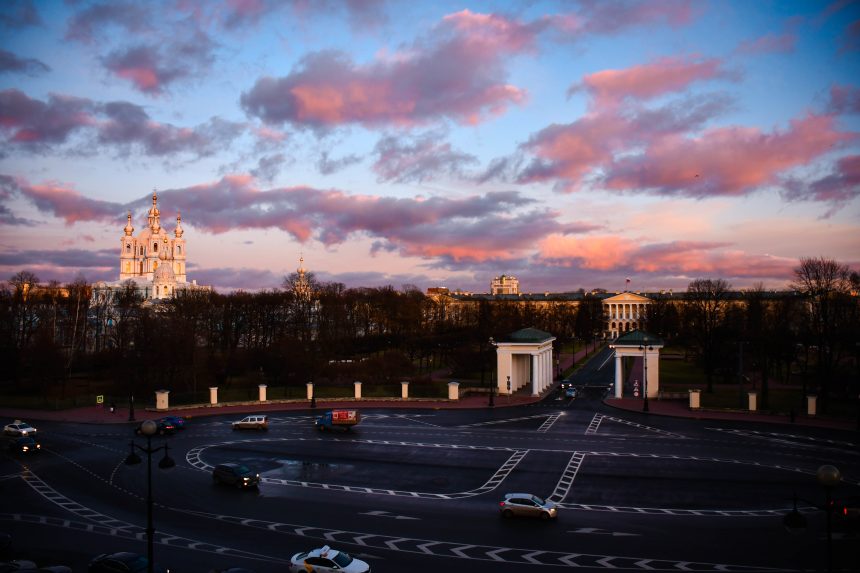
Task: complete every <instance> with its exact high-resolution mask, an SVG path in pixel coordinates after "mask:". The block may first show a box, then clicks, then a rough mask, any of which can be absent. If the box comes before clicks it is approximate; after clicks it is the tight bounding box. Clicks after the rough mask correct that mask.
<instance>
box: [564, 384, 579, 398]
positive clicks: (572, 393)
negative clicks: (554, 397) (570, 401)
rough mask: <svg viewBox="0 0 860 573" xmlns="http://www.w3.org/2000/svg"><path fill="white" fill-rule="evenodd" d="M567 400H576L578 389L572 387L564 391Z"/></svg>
mask: <svg viewBox="0 0 860 573" xmlns="http://www.w3.org/2000/svg"><path fill="white" fill-rule="evenodd" d="M564 396H565V398H576V388H574V387H573V386H570V387H568V388H565V389H564Z"/></svg>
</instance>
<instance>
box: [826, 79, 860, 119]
mask: <svg viewBox="0 0 860 573" xmlns="http://www.w3.org/2000/svg"><path fill="white" fill-rule="evenodd" d="M827 110H828V111H830V112H831V113H838V114H857V113H860V88H858V87H856V86H848V85H843V86H840V85H836V86H832V87H831V88H830V101H829V102H828V104H827Z"/></svg>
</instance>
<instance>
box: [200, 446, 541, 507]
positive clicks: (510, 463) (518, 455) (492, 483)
mask: <svg viewBox="0 0 860 573" xmlns="http://www.w3.org/2000/svg"><path fill="white" fill-rule="evenodd" d="M259 441H266V442H283V441H308V440H306V439H305V438H293V439H290V438H264V439H263V440H234V441H230V442H225V444H241V443H243V442H259ZM353 441H356V442H364V443H373V444H388V445H408V446H417V447H432V448H454V449H470V450H495V451H504V452H513V453H512V454H511V456H510V457H509V458H508V459H507V460H506V461H505V462H504V463H503V464H502V465H501V467H499V469H498V470H496V472H495V473H494V474H493V475H492V476H491V477H490V479H488V480H487V481H486V482H485V483H484V484H483V485H481V486H480V487H477V488H475V489H471V490H468V491H462V492H455V493H428V492H418V491H404V490H396V489H385V488H376V487H361V486H350V485H341V484H331V483H319V482H310V481H301V480H287V479H278V478H270V477H263V478H261V481H262V482H263V483H268V484H275V485H286V486H293V487H307V488H314V489H324V490H329V491H341V492H348V493H361V494H373V495H390V496H396V497H412V498H419V499H463V498H467V497H474V496H476V495H481V494H484V493H487V492H490V491H493V490H494V489H496V488H497V487H498V486H499V484H501V483H502V481H504V479H505V478H506V477H508V475H509V474H510V473H511V472H512V471H513V470H514V468H516V467H517V464H519V463H520V461H521V460H522V459H523V458H524V457H525V455H526V454H527V453H528V450H514V449H512V448H499V447H489V446H453V445H445V444H426V443H409V442H391V441H387V440H353ZM218 445H221V444H209V445H206V446H199V447H196V448H193V449H191V450H189V451H188V453H187V454H186V455H185V460H186V461H187V462H188V463H189V465H191V466H193V467H195V468H197V469H199V470H201V471H206V472H210V471H212V466H211V465H209V464H207V463H206V462H205V461H204V460H203V458H202V454H203V452H205V451H206V450H207V449H209V448H211V447H215V446H218Z"/></svg>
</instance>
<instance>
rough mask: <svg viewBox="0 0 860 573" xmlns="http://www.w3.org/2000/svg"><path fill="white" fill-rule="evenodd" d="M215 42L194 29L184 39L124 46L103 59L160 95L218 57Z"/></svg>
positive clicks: (107, 66)
mask: <svg viewBox="0 0 860 573" xmlns="http://www.w3.org/2000/svg"><path fill="white" fill-rule="evenodd" d="M214 50H215V44H214V42H212V41H211V40H210V39H209V37H208V36H207V35H206V34H205V33H203V32H202V31H200V30H194V29H191V30H190V31H188V32H186V33H185V34H183V35H182V40H181V41H171V42H166V43H161V44H158V45H153V44H142V45H136V46H124V47H121V48H118V49H116V50H113V51H112V52H110V53H109V54H107V55H106V56H104V57H103V58H102V64H103V65H104V67H105V69H107V70H108V71H110V72H111V73H112V74H114V75H116V76H118V77H120V78H123V79H125V80H128V81H130V82H132V84H133V85H134V87H135V88H136V89H137V90H138V91H140V92H143V93H146V94H160V93H162V92H164V91H165V90H166V89H167V88H168V86H169V85H170V84H173V83H175V82H176V81H179V80H183V79H186V78H191V77H195V76H197V75H199V74H200V73H201V72H202V71H204V70H206V69H208V68H209V66H210V65H211V64H212V62H213V60H214Z"/></svg>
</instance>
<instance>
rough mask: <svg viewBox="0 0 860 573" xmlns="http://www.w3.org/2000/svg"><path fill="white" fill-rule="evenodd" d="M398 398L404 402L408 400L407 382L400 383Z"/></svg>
mask: <svg viewBox="0 0 860 573" xmlns="http://www.w3.org/2000/svg"><path fill="white" fill-rule="evenodd" d="M400 397H401V398H403V399H404V400H408V399H409V382H401V383H400Z"/></svg>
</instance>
